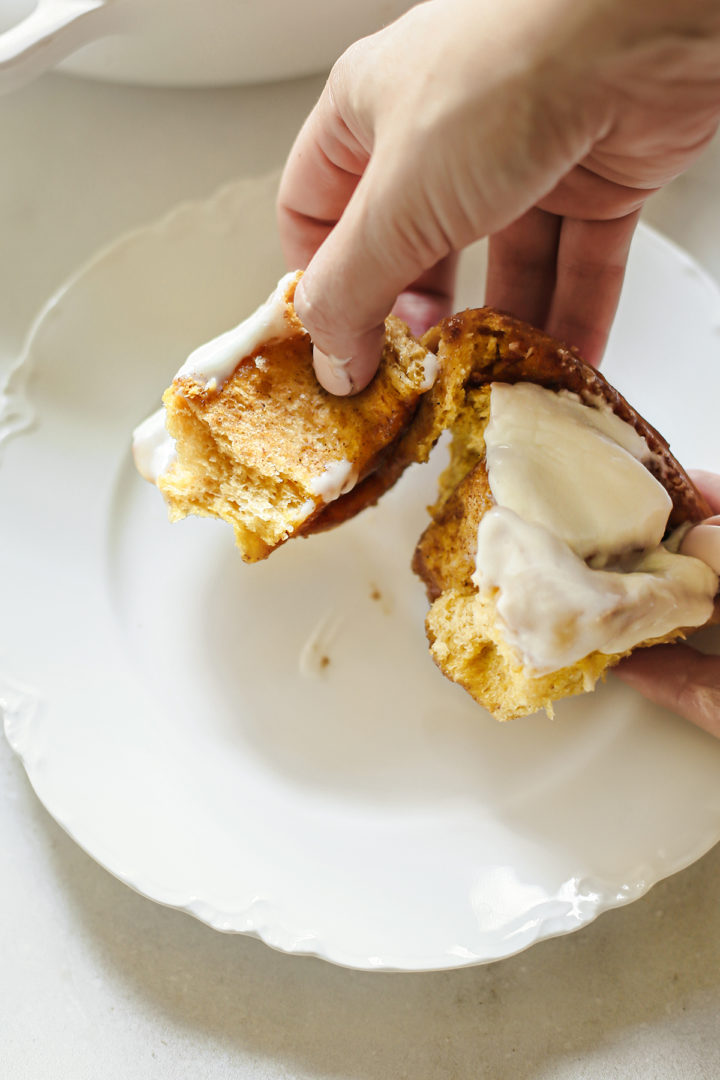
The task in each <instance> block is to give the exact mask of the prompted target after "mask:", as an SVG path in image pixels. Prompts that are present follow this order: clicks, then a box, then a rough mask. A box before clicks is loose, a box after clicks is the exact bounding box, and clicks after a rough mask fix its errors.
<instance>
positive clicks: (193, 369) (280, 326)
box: [175, 270, 300, 390]
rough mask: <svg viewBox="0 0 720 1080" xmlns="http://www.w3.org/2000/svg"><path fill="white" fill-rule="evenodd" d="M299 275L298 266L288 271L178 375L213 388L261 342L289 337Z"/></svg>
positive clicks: (192, 356) (185, 365) (201, 347)
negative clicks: (293, 291) (291, 296)
mask: <svg viewBox="0 0 720 1080" xmlns="http://www.w3.org/2000/svg"><path fill="white" fill-rule="evenodd" d="M299 277H300V271H299V270H296V271H294V272H293V273H290V274H285V276H284V277H282V278H281V279H280V281H279V282H278V284H277V286H276V287H275V289H274V291H273V292H272V293H271V295H270V296H269V297H268V299H267V300H266V301H265V303H264V304H261V305H260V307H259V308H257V310H256V311H254V312H253V313H252V315H250V316H248V318H247V319H245V320H244V321H243V322H241V323H240V324H239V325H238V326H235V327H233V329H232V330H227V331H226V332H225V333H224V334H220V336H219V337H216V338H213V340H212V341H207V342H205V344H204V345H201V346H200V347H199V348H197V349H195V351H194V352H191V353H190V355H189V356H188V358H187V360H186V361H185V363H184V364H183V366H182V367H181V368H180V370H179V371H178V373H177V375H176V376H175V378H176V379H177V378H181V377H188V378H191V379H194V380H195V382H198V383H200V384H201V385H203V386H204V387H205V389H206V390H209V389H211V384H212V388H213V389H214V388H217V387H218V386H222V385H223V383H225V382H227V380H228V379H229V378H230V376H231V375H232V373H233V372H234V370H235V368H236V367H237V365H238V364H239V363H240V361H241V360H244V359H245V357H246V356H250V355H251V354H252V353H253V352H254V351H255V350H256V349H259V348H260V346H261V345H266V344H268V343H269V342H271V341H280V340H282V339H283V338H285V337H288V336H289V335H290V334H291V333H292V325H291V323H290V321H289V319H288V299H287V294H288V292H289V290H290V287H291V286H292V285H294V284H295V282H297V281H298V280H299ZM258 366H260V365H258ZM213 380H214V382H213Z"/></svg>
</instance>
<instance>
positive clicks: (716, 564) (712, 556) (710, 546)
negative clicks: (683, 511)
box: [680, 515, 720, 574]
mask: <svg viewBox="0 0 720 1080" xmlns="http://www.w3.org/2000/svg"><path fill="white" fill-rule="evenodd" d="M680 552H681V554H682V555H693V556H694V557H695V558H696V559H702V561H703V562H704V563H707V565H708V566H709V567H710V568H711V569H712V570H714V571H715V573H716V574H720V515H718V516H717V517H712V518H707V520H706V521H702V522H701V523H700V524H699V525H696V526H695V527H694V528H692V529H690V532H688V533H687V534H686V536H685V538H684V539H683V542H682V544H681V545H680Z"/></svg>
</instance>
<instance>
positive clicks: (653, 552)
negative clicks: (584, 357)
mask: <svg viewBox="0 0 720 1080" xmlns="http://www.w3.org/2000/svg"><path fill="white" fill-rule="evenodd" d="M486 445H487V467H488V477H489V482H490V488H491V491H492V493H493V497H494V499H495V502H496V504H497V505H496V506H495V507H493V508H492V509H491V510H490V511H488V513H486V514H485V515H484V517H483V518H482V520H481V521H480V525H479V527H478V548H477V559H476V565H477V569H476V572H475V574H474V576H473V581H474V582H475V584H476V585H477V586H478V589H479V590H480V591H481V593H484V594H486V593H494V594H495V596H496V603H497V610H498V615H499V617H500V620H501V622H502V626H503V631H504V634H505V637H506V639H507V640H508V642H509V643H510V644H511V645H513V646H514V647H515V648H516V649H517V650H518V652H519V653H520V655H521V657H522V659H523V662H524V663H525V664H526V665H528V666H529V667H531V668H532V669H533V670H535V671H537V672H538V673H539V674H540V673H547V672H551V671H557V670H558V669H559V668H561V667H565V666H567V665H569V664H572V663H575V662H576V661H578V660H580V659H582V658H583V657H584V656H587V655H588V654H589V653H591V652H594V651H596V650H598V651H600V652H604V653H621V652H625V651H626V650H628V649H630V648H632V647H633V646H634V645H636V644H638V643H639V642H640V641H645V640H647V639H650V638H655V637H662V636H663V635H665V634H667V633H669V632H670V631H671V630H674V629H675V628H677V627H678V626H699V625H701V624H702V623H704V622H706V620H707V619H708V618H709V617H710V614H711V612H712V608H713V597H714V595H715V592H716V590H717V585H718V579H717V576H716V575H715V573H714V572H713V571H712V570H711V569H710V567H708V566H707V565H705V563H703V562H701V561H700V560H699V559H695V558H690V557H688V556H684V555H678V554H674V553H672V552H671V551H670V550H669V549H668V547H666V546H663V545H661V544H660V541H661V539H662V536H663V533H664V529H665V526H666V524H667V518H668V516H669V512H670V508H671V501H670V499H669V496H668V495H667V493H666V492H665V490H664V488H662V487H661V485H660V484H659V483H658V482H657V481H656V480H655V479H654V478H653V477H652V475H651V474H650V473H649V472H648V470H647V469H646V468H645V466H644V465H642V464H641V461H642V459H643V458H649V456H650V455H649V451H648V448H647V444H646V443H645V441H644V439H642V437H641V436H639V435H638V434H637V432H635V431H634V429H633V428H631V427H630V425H628V424H626V423H625V422H624V421H622V420H619V419H618V417H616V416H615V415H614V414H611V413H609V412H605V411H601V410H598V409H593V408H590V407H588V406H586V405H583V404H582V403H581V402H580V401H579V400H578V399H576V398H574V397H573V396H571V395H560V394H556V393H554V392H552V391H549V390H545V389H543V388H542V387H538V386H535V385H531V384H524V383H518V384H516V385H514V386H509V385H507V384H499V383H498V384H494V385H493V387H492V391H491V398H490V422H489V423H488V426H487V429H486ZM658 489H659V490H658ZM601 567H605V568H606V569H601ZM495 590H497V592H495Z"/></svg>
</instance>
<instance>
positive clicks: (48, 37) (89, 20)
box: [0, 0, 411, 91]
mask: <svg viewBox="0 0 720 1080" xmlns="http://www.w3.org/2000/svg"><path fill="white" fill-rule="evenodd" d="M410 6H411V4H410V3H409V2H408V0H365V2H364V3H362V4H355V3H333V4H328V3H327V2H325V0H305V2H304V3H302V4H299V3H291V2H289V0H245V2H239V0H203V2H202V3H198V2H197V0H72V2H69V0H40V2H39V3H38V5H37V7H35V8H33V5H32V4H31V3H29V2H28V0H6V2H5V4H4V5H3V11H2V25H3V26H4V27H7V28H8V29H5V31H4V32H3V33H0V91H8V90H13V89H15V88H17V87H19V86H21V85H23V83H26V82H28V81H30V80H31V79H33V78H35V77H37V76H38V75H40V74H42V72H44V71H47V70H48V69H50V68H52V67H54V66H56V65H58V64H61V66H62V70H65V71H70V72H72V73H73V74H76V75H86V76H89V77H91V78H96V79H107V80H111V81H118V82H129V83H141V84H147V85H155V86H224V85H232V84H238V83H253V82H262V81H271V80H276V79H285V78H293V77H297V76H300V75H310V74H313V73H315V72H319V71H323V70H327V69H328V68H329V67H330V66H331V65H332V63H333V62H334V60H335V59H336V58H337V57H338V56H339V55H340V54H341V53H342V52H343V51H344V50H345V48H347V46H348V45H350V44H351V43H352V42H353V41H355V40H356V39H357V38H359V37H363V36H365V35H366V34H369V33H372V32H373V31H375V30H378V29H379V28H380V27H381V26H382V25H383V24H385V23H388V22H390V21H392V20H393V19H395V18H396V17H397V16H398V15H400V14H401V13H402V12H403V11H405V10H406V9H407V8H408V7H410ZM29 8H30V9H31V10H28V9H29ZM18 20H20V21H19V22H18ZM13 24H14V25H13Z"/></svg>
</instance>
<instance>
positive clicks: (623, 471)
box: [485, 383, 672, 567]
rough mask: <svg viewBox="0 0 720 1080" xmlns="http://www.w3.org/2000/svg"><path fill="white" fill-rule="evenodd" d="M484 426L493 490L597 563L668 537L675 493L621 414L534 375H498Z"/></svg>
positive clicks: (504, 503) (503, 503)
mask: <svg viewBox="0 0 720 1080" xmlns="http://www.w3.org/2000/svg"><path fill="white" fill-rule="evenodd" d="M490 402H491V406H490V420H489V423H488V425H487V428H486V431H485V445H486V454H487V464H488V475H489V478H490V488H491V491H492V493H493V497H494V499H495V501H496V502H497V503H498V505H499V506H507V507H509V508H510V509H512V510H515V512H516V513H517V514H519V515H520V516H521V517H523V518H524V519H525V520H527V521H534V522H536V523H537V524H538V525H543V526H545V528H548V529H551V530H552V532H553V533H554V534H555V535H556V536H559V537H560V538H561V539H562V540H564V541H565V542H566V543H568V544H569V545H570V546H571V548H572V549H573V551H575V552H577V554H578V555H581V556H582V557H583V558H584V559H592V564H593V565H594V566H598V567H601V566H604V565H606V563H607V561H608V559H610V558H612V557H613V556H616V555H617V554H618V553H622V552H630V551H632V550H638V549H639V550H643V551H645V550H647V549H649V548H651V547H656V546H657V545H658V544H659V543H660V541H661V540H662V537H663V533H664V532H665V526H666V523H667V519H668V515H669V513H670V510H671V508H672V501H671V499H670V496H669V495H668V493H667V491H666V490H665V488H664V487H663V486H662V484H661V483H660V482H659V481H658V480H656V479H655V477H654V476H653V475H652V473H650V472H649V471H648V469H647V468H646V467H645V465H643V464H642V462H643V461H644V460H646V459H649V457H650V451H649V449H648V446H647V443H646V442H645V440H644V439H643V438H642V436H640V435H638V433H637V432H636V431H635V429H634V428H633V427H631V426H630V424H627V423H625V421H624V420H621V419H620V418H619V417H617V416H616V415H615V414H614V413H612V412H609V411H600V410H598V409H595V408H589V407H588V406H587V405H583V404H582V402H581V401H580V400H579V399H578V398H577V397H575V396H574V395H564V394H557V393H554V392H553V391H552V390H546V389H545V388H544V387H541V386H537V385H535V384H534V383H516V384H514V385H509V384H507V383H495V384H493V386H492V389H491V397H490Z"/></svg>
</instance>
